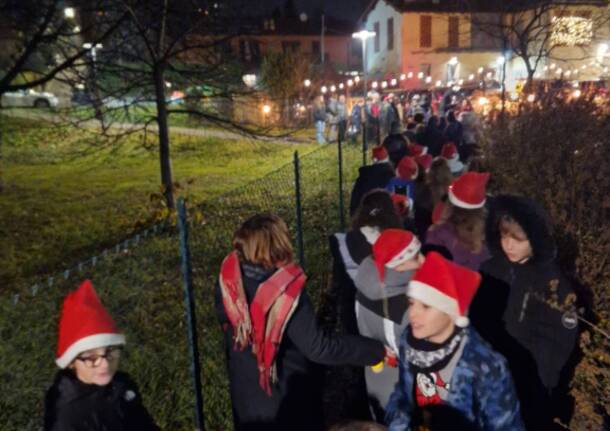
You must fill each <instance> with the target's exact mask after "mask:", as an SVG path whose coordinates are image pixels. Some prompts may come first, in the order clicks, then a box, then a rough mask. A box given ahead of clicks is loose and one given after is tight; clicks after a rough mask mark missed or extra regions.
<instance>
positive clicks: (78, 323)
mask: <svg viewBox="0 0 610 431" xmlns="http://www.w3.org/2000/svg"><path fill="white" fill-rule="evenodd" d="M116 344H125V336H124V335H123V334H121V333H119V331H117V329H116V326H115V324H114V321H113V320H112V317H110V314H108V312H107V311H106V310H105V309H104V306H103V305H102V303H101V302H100V300H99V298H98V297H97V294H96V293H95V289H93V284H91V281H90V280H85V281H84V282H83V283H82V284H81V285H80V287H79V288H78V289H76V290H75V291H73V292H70V293H69V294H68V296H66V298H65V299H64V304H63V307H62V310H61V317H60V319H59V340H58V343H57V353H56V354H55V363H56V364H57V365H58V366H59V368H66V367H67V366H68V365H70V363H72V361H73V360H74V359H75V358H76V357H77V356H78V355H79V354H81V353H82V352H84V351H86V350H91V349H97V348H99V347H105V346H111V345H116Z"/></svg>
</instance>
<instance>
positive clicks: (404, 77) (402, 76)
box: [400, 73, 407, 81]
mask: <svg viewBox="0 0 610 431" xmlns="http://www.w3.org/2000/svg"><path fill="white" fill-rule="evenodd" d="M406 77H407V75H405V74H404V73H401V74H400V80H401V81H404V80H405V79H406Z"/></svg>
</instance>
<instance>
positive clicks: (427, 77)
mask: <svg viewBox="0 0 610 431" xmlns="http://www.w3.org/2000/svg"><path fill="white" fill-rule="evenodd" d="M431 82H432V77H431V76H426V84H430V83H431Z"/></svg>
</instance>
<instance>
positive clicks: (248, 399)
mask: <svg viewBox="0 0 610 431" xmlns="http://www.w3.org/2000/svg"><path fill="white" fill-rule="evenodd" d="M241 271H242V281H243V286H244V291H245V294H246V298H247V300H248V304H251V303H252V300H253V299H254V296H255V294H256V291H257V289H258V286H259V285H260V284H261V283H262V282H264V281H265V280H267V279H268V278H269V277H270V276H271V275H272V274H273V273H274V272H275V269H271V270H265V269H264V268H262V267H261V266H258V265H252V264H248V263H242V264H241ZM298 301H299V302H298V305H297V307H296V309H295V311H294V314H293V315H292V317H290V320H289V321H288V322H287V324H286V329H285V332H284V335H283V338H282V341H281V343H280V346H279V349H278V352H277V356H276V359H275V361H276V367H277V378H278V382H277V384H275V385H273V386H272V394H271V396H269V395H267V394H266V393H265V391H264V390H263V389H262V388H261V387H260V385H259V372H258V368H257V364H256V358H255V356H254V354H253V353H252V348H251V346H248V347H246V348H245V349H244V350H243V351H239V350H235V349H234V347H233V327H232V326H231V324H230V323H229V320H228V317H227V315H226V312H225V309H224V305H223V303H222V297H221V293H220V287H219V286H217V288H216V294H215V303H216V312H217V314H218V317H219V320H220V323H221V325H222V328H223V332H224V338H225V354H226V357H227V360H228V371H229V389H230V393H231V401H232V404H233V419H234V424H235V430H236V431H241V430H247V431H252V430H265V431H267V430H271V431H273V430H278V431H279V430H287V429H290V430H312V431H316V430H322V429H323V417H322V404H321V396H322V394H321V382H320V380H319V377H320V373H319V371H320V370H319V368H317V367H315V365H314V363H318V364H325V365H343V364H351V365H359V366H366V365H372V364H375V363H377V362H379V361H381V360H382V359H383V358H384V356H385V348H384V346H383V344H381V343H379V342H378V341H375V340H372V339H370V338H364V337H359V336H353V335H343V336H338V335H333V334H328V333H325V332H323V331H322V329H321V328H320V327H319V326H318V324H317V321H316V316H315V312H314V308H313V304H312V303H311V300H310V299H309V296H308V295H307V291H306V290H303V291H302V292H301V295H300V297H299V300H298Z"/></svg>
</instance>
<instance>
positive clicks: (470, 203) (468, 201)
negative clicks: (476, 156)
mask: <svg viewBox="0 0 610 431" xmlns="http://www.w3.org/2000/svg"><path fill="white" fill-rule="evenodd" d="M488 180H489V173H487V172H484V173H478V172H466V173H465V174H464V175H462V176H460V177H459V178H456V179H455V180H454V181H453V183H451V185H450V186H449V201H450V202H451V203H452V204H453V205H455V206H456V207H460V208H465V209H475V208H481V207H482V206H483V205H485V200H486V199H485V186H486V185H487V181H488Z"/></svg>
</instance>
